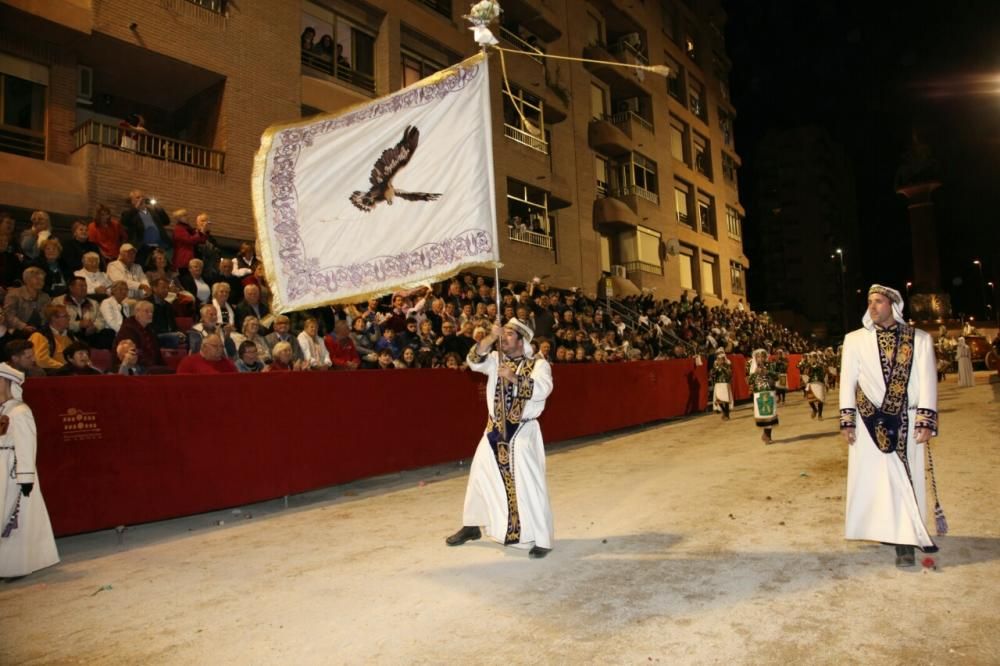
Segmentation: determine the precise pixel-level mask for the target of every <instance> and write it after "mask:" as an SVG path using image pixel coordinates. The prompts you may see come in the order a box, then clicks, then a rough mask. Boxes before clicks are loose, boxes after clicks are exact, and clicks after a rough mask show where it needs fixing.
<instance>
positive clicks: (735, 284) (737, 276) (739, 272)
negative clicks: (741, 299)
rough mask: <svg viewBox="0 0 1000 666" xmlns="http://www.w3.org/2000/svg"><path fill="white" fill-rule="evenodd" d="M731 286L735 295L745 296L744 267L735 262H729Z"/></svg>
mask: <svg viewBox="0 0 1000 666" xmlns="http://www.w3.org/2000/svg"><path fill="white" fill-rule="evenodd" d="M729 284H730V286H731V287H732V290H733V293H734V294H745V293H746V283H745V282H744V277H743V266H742V265H741V264H738V263H736V262H735V261H730V262H729Z"/></svg>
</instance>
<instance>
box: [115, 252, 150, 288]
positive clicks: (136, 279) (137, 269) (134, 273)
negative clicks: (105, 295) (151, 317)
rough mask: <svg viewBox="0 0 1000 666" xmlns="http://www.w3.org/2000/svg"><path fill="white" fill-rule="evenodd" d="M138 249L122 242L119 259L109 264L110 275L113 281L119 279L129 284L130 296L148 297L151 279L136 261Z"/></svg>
mask: <svg viewBox="0 0 1000 666" xmlns="http://www.w3.org/2000/svg"><path fill="white" fill-rule="evenodd" d="M135 258H136V249H135V246H133V245H132V244H131V243H122V246H121V248H120V249H119V250H118V259H117V260H115V261H112V262H111V263H109V264H108V277H109V278H111V281H112V282H117V281H119V280H122V281H124V282H125V283H126V284H127V285H128V295H129V297H130V298H135V299H139V298H146V297H147V296H149V294H150V293H151V291H152V290H151V289H150V288H149V280H148V279H146V273H145V272H144V271H143V270H142V266H140V265H139V264H137V263H136V261H135Z"/></svg>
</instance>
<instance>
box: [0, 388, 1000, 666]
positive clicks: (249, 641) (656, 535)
mask: <svg viewBox="0 0 1000 666" xmlns="http://www.w3.org/2000/svg"><path fill="white" fill-rule="evenodd" d="M986 381H987V376H986V374H985V373H979V374H978V377H977V382H978V384H977V386H976V387H974V388H971V389H962V390H959V389H958V388H957V387H956V386H955V379H954V377H951V378H949V380H948V381H947V382H946V383H945V384H944V385H942V394H941V400H940V405H939V407H940V410H941V418H942V435H941V437H940V438H939V439H938V440H936V443H935V447H934V450H935V451H936V452H937V456H936V458H935V462H936V463H937V468H938V481H939V485H940V489H941V493H942V500H943V502H944V505H945V510H946V512H947V514H948V519H949V522H950V524H951V532H952V533H951V534H949V535H948V536H946V537H943V538H941V539H940V540H939V542H940V544H941V547H942V549H941V553H940V554H939V555H938V557H937V564H938V570H936V571H932V570H924V569H920V568H917V569H915V570H910V571H901V570H897V569H896V568H895V567H894V566H893V555H894V554H893V552H892V550H891V548H888V547H886V546H879V545H877V544H867V543H858V542H847V541H845V540H844V539H843V537H842V534H843V512H844V501H843V495H844V487H845V467H846V444H844V443H843V442H842V441H841V439H840V437H839V435H838V434H837V433H836V428H837V422H836V419H835V417H834V414H835V413H836V409H835V407H836V405H835V404H831V405H829V407H828V412H829V414H828V415H827V418H826V419H825V420H824V421H821V422H820V421H813V420H810V419H809V417H808V413H809V410H808V407H807V406H806V405H805V404H804V403H803V401H802V398H801V397H800V396H798V395H796V396H794V397H791V398H790V399H789V403H788V404H787V405H786V406H785V408H784V410H783V411H782V413H781V422H782V425H781V427H780V428H779V429H778V430H776V432H775V434H776V437H777V439H778V441H777V443H775V444H774V445H772V446H768V447H765V446H764V445H763V444H762V443H761V442H760V440H759V439H758V437H759V433H758V431H757V429H756V428H755V427H754V425H753V423H752V418H751V414H750V412H749V409H748V407H745V406H744V407H742V408H740V409H738V410H737V411H736V413H735V415H734V418H733V420H732V421H730V422H728V423H722V422H720V421H719V419H718V417H716V416H713V415H707V416H699V417H696V418H690V419H686V420H683V421H675V422H670V423H665V424H660V425H655V426H650V427H646V428H642V429H635V430H631V431H628V432H625V433H617V434H613V435H611V436H606V437H602V438H592V439H588V440H586V441H578V442H573V443H570V444H568V445H564V446H560V447H555V448H554V450H552V451H551V452H550V455H549V459H548V460H549V470H548V478H549V484H550V491H551V495H552V500H553V505H554V511H555V517H556V544H555V550H554V551H553V552H552V554H551V555H550V556H549V557H548V558H547V559H544V560H529V559H528V558H527V556H526V554H525V553H524V552H523V551H517V550H511V549H507V550H505V549H503V548H502V547H500V546H498V545H495V544H492V543H486V542H483V541H479V542H474V543H470V544H467V545H466V546H463V547H460V548H447V547H445V545H444V542H443V538H444V537H445V536H446V535H447V534H449V533H451V532H452V531H454V530H455V529H456V528H457V527H459V525H460V521H461V508H462V498H463V494H464V490H465V481H466V476H465V469H466V468H465V467H462V466H458V465H449V466H442V467H435V468H429V469H424V470H418V471H414V472H407V473H403V474H398V475H392V476H390V477H381V478H379V479H373V480H368V481H365V482H359V483H355V484H350V485H348V486H339V487H336V488H330V489H326V490H323V491H318V492H315V493H310V494H307V495H301V496H296V497H292V498H290V501H289V508H287V509H286V508H284V506H283V504H282V502H280V501H277V502H269V503H265V504H260V505H255V506H251V507H243V508H242V509H241V510H240V513H238V514H237V513H234V512H233V511H223V512H217V513H214V514H206V515H201V516H195V517H191V518H185V519H180V520H174V521H168V522H164V523H157V524H153V525H143V526H137V527H133V528H129V529H128V530H127V531H126V532H125V533H124V534H123V535H122V536H123V542H122V544H119V536H118V535H117V534H116V533H115V532H114V531H108V532H100V533H95V534H89V535H83V536H77V537H71V538H66V539H61V540H60V541H59V548H60V551H61V553H62V555H63V562H62V563H61V564H60V565H58V566H56V567H53V568H51V569H49V570H46V571H43V572H38V573H36V574H34V575H32V576H30V577H27V578H24V579H21V580H19V581H15V582H12V583H6V584H0V628H2V629H0V632H2V638H0V663H2V664H12V663H33V664H36V663H37V664H40V663H46V664H48V663H114V664H268V663H283V664H326V663H330V664H340V663H346V664H408V663H418V664H422V663H426V664H436V663H444V662H451V663H456V664H466V663H467V664H472V663H486V664H508V663H560V664H578V663H624V664H630V663H631V664H637V663H649V662H667V661H671V662H675V663H683V664H702V663H726V664H728V663H740V664H789V665H790V664H803V663H806V664H813V663H815V664H845V663H882V664H897V663H900V664H901V663H908V664H931V663H933V664H949V663H961V664H996V663H1000V632H998V622H997V617H998V613H997V609H998V608H1000V521H998V513H1000V510H998V507H1000V486H998V484H997V483H996V481H995V473H996V470H997V467H998V466H997V463H998V461H1000V436H998V434H997V425H998V424H1000V385H997V384H993V385H989V384H987V383H986ZM556 390H558V387H557V389H556ZM473 445H474V442H470V443H469V446H470V451H469V452H470V455H471V453H472V447H473ZM43 484H44V479H43ZM219 521H224V524H223V525H219V524H218V522H219Z"/></svg>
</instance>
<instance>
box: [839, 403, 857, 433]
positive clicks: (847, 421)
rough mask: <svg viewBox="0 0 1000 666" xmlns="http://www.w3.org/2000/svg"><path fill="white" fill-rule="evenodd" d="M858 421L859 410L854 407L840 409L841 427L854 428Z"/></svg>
mask: <svg viewBox="0 0 1000 666" xmlns="http://www.w3.org/2000/svg"><path fill="white" fill-rule="evenodd" d="M857 422H858V410H856V409H854V408H853V407H846V408H844V409H842V410H840V427H841V428H854V427H856V426H857Z"/></svg>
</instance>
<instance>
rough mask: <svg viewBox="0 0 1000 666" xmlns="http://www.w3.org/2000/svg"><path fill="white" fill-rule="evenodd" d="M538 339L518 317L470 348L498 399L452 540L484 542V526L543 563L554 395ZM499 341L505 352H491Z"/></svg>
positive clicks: (548, 538)
mask: <svg viewBox="0 0 1000 666" xmlns="http://www.w3.org/2000/svg"><path fill="white" fill-rule="evenodd" d="M531 337H532V331H531V329H530V328H528V327H527V326H526V325H525V324H522V323H521V322H520V321H518V320H517V319H511V320H510V321H508V322H507V324H506V326H503V327H501V326H500V325H499V324H494V326H493V330H492V332H491V333H490V335H488V336H486V337H484V338H483V339H482V340H480V341H479V343H478V344H476V345H475V346H474V347H472V349H470V350H469V354H468V359H467V360H468V364H469V367H470V368H471V369H473V370H475V371H477V372H482V373H484V374H485V375H487V377H488V379H487V382H486V391H487V393H486V394H487V395H488V396H492V399H490V400H488V401H487V403H488V404H487V408H488V410H489V422H488V423H487V426H486V431H485V432H484V433H483V436H482V438H481V439H480V440H479V445H478V447H477V448H476V454H475V456H474V457H473V459H472V466H471V468H470V470H469V484H468V486H467V488H466V492H465V508H464V511H463V514H462V524H463V525H464V527H462V529H460V530H459V531H458V532H456V533H455V534H453V535H451V536H450V537H448V538H447V539H445V542H446V543H447V544H448V545H449V546H460V545H462V544H463V543H465V542H467V541H472V540H475V539H479V538H480V537H481V536H482V530H481V529H480V526H485V530H486V536H488V537H490V538H491V539H493V540H495V541H497V542H499V543H502V544H504V545H509V546H517V547H522V548H530V550H529V552H528V555H529V557H532V558H542V557H545V556H546V555H548V553H549V551H550V550H552V534H553V529H552V508H551V506H550V505H549V494H548V489H547V486H546V483H545V445H544V442H543V441H542V431H541V428H540V427H539V425H538V417H539V416H541V414H542V411H543V410H544V409H545V399H546V398H548V396H549V394H550V393H551V392H552V370H551V368H550V366H549V364H548V362H547V361H546V360H545V359H543V358H532V353H531V345H530V342H531ZM498 338H499V339H500V354H498V353H497V352H496V351H490V347H491V346H492V345H493V343H494V341H496V340H497V339H498ZM501 358H502V360H501ZM501 379H502V380H503V381H501ZM501 396H503V402H501ZM501 412H502V413H503V414H502V416H501V414H500V413H501ZM501 419H503V421H504V423H505V427H503V428H501V426H500V420H501Z"/></svg>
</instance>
